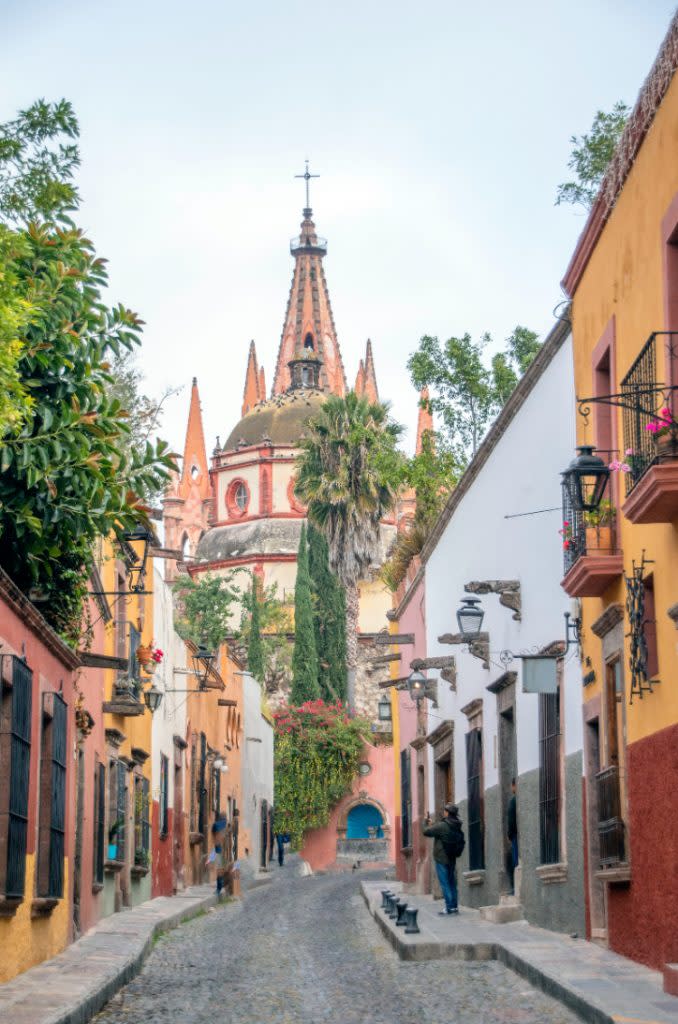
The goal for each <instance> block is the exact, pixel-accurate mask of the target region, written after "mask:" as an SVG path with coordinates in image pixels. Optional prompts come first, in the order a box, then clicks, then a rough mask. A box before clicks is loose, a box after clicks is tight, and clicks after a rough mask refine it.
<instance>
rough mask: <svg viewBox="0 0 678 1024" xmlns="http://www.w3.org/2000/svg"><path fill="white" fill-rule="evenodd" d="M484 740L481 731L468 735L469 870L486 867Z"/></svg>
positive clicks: (479, 869)
mask: <svg viewBox="0 0 678 1024" xmlns="http://www.w3.org/2000/svg"><path fill="white" fill-rule="evenodd" d="M482 761H483V738H482V732H481V730H480V729H471V731H470V732H467V733H466V778H467V788H468V846H469V869H470V870H471V871H481V870H482V869H483V868H484V867H485V849H484V841H483V792H482Z"/></svg>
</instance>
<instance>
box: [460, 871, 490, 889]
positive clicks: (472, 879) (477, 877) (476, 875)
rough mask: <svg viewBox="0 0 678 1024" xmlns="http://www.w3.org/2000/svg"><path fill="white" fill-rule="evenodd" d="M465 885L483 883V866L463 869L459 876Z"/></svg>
mask: <svg viewBox="0 0 678 1024" xmlns="http://www.w3.org/2000/svg"><path fill="white" fill-rule="evenodd" d="M461 877H462V878H463V879H464V881H465V882H466V884H467V885H484V884H485V868H479V869H478V870H476V871H464V872H462V876H461Z"/></svg>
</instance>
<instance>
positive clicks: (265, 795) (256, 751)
mask: <svg viewBox="0 0 678 1024" xmlns="http://www.w3.org/2000/svg"><path fill="white" fill-rule="evenodd" d="M243 708H244V721H243V736H242V746H241V750H242V805H241V811H240V814H241V828H245V829H247V830H248V831H249V833H250V837H251V838H250V842H251V845H250V847H249V850H250V859H251V863H252V864H253V865H254V867H255V868H258V866H259V862H260V854H261V850H260V846H261V828H260V823H261V802H262V800H266V801H267V803H268V806H269V807H271V806H272V804H273V727H272V726H271V724H270V722H268V721H267V719H266V718H264V716H263V715H262V713H261V687H260V686H259V684H258V683H257V681H256V680H255V679H254V678H253V676H251V675H250V674H249V672H245V673H244V675H243ZM244 854H245V851H244V849H242V848H241V855H242V856H244Z"/></svg>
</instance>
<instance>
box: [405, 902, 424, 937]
mask: <svg viewBox="0 0 678 1024" xmlns="http://www.w3.org/2000/svg"><path fill="white" fill-rule="evenodd" d="M418 913H419V907H408V908H407V910H406V911H405V935H418V934H419V932H420V931H421V929H420V928H419V925H418V924H417V914H418Z"/></svg>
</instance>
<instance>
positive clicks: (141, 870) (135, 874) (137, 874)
mask: <svg viewBox="0 0 678 1024" xmlns="http://www.w3.org/2000/svg"><path fill="white" fill-rule="evenodd" d="M149 871H150V868H146V867H143V866H142V865H141V864H133V865H132V868H131V875H132V878H143V877H144V875H147V874H148V872H149Z"/></svg>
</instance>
